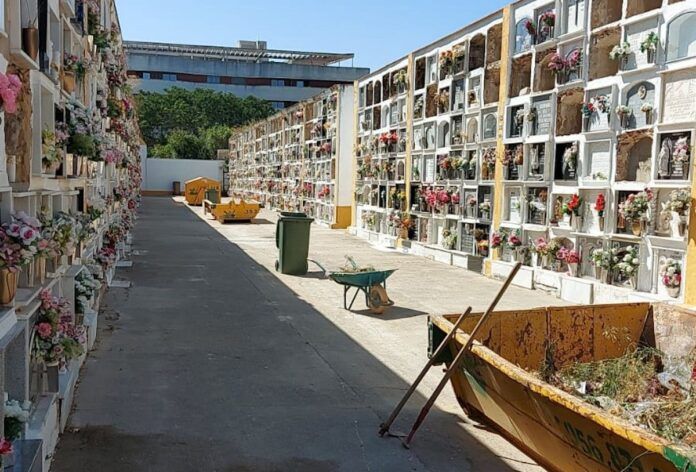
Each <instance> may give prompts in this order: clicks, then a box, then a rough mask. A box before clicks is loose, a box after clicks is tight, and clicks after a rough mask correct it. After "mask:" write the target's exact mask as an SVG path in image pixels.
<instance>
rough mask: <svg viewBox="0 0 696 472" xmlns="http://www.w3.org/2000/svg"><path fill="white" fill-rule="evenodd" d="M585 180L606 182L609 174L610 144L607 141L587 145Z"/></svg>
mask: <svg viewBox="0 0 696 472" xmlns="http://www.w3.org/2000/svg"><path fill="white" fill-rule="evenodd" d="M587 156H588V157H587V158H588V161H589V162H588V165H587V174H586V176H585V179H586V180H598V181H603V180H608V179H609V175H610V173H611V144H610V143H609V141H601V142H595V143H588V145H587Z"/></svg>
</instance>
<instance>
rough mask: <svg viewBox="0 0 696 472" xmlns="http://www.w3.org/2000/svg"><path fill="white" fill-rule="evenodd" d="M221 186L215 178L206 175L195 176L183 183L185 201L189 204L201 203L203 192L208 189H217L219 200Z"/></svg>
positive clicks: (203, 198)
mask: <svg viewBox="0 0 696 472" xmlns="http://www.w3.org/2000/svg"><path fill="white" fill-rule="evenodd" d="M221 188H222V187H221V185H220V182H218V181H217V180H215V179H210V178H208V177H196V178H195V179H191V180H189V181H187V182H186V183H185V184H184V194H185V196H186V203H188V204H189V205H202V204H203V200H205V192H206V191H207V190H208V189H213V190H216V191H217V193H218V201H219V200H220V198H219V197H220V193H221Z"/></svg>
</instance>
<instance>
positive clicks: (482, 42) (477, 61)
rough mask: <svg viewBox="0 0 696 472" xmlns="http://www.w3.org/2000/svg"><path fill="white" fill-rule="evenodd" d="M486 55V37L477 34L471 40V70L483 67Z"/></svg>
mask: <svg viewBox="0 0 696 472" xmlns="http://www.w3.org/2000/svg"><path fill="white" fill-rule="evenodd" d="M485 57H486V37H485V36H484V35H482V34H477V35H476V36H474V37H473V38H471V41H470V42H469V70H474V69H478V68H479V67H483V65H484V61H485Z"/></svg>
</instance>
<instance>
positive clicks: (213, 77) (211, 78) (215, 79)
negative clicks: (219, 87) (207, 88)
mask: <svg viewBox="0 0 696 472" xmlns="http://www.w3.org/2000/svg"><path fill="white" fill-rule="evenodd" d="M208 83H209V84H219V83H220V77H219V76H217V75H209V76H208Z"/></svg>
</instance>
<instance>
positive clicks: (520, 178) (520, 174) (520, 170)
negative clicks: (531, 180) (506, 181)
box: [517, 165, 524, 180]
mask: <svg viewBox="0 0 696 472" xmlns="http://www.w3.org/2000/svg"><path fill="white" fill-rule="evenodd" d="M522 167H523V166H521V165H518V166H517V179H518V180H524V179H523V178H522Z"/></svg>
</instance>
